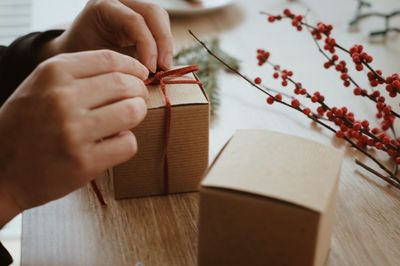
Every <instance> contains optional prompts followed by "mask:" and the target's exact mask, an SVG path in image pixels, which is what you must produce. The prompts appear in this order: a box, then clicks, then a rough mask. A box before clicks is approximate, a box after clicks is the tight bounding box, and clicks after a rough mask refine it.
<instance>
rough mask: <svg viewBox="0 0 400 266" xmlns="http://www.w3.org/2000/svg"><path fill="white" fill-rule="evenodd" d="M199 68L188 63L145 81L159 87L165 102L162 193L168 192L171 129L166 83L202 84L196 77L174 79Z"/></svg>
mask: <svg viewBox="0 0 400 266" xmlns="http://www.w3.org/2000/svg"><path fill="white" fill-rule="evenodd" d="M198 70H199V67H198V66H197V65H190V66H185V67H180V68H175V69H172V70H167V71H159V72H157V73H155V74H154V75H153V76H152V77H150V78H149V79H147V80H146V81H145V85H157V84H159V85H160V87H161V91H162V93H163V96H164V102H165V130H164V143H165V144H164V155H163V156H164V166H163V179H164V182H163V184H164V189H163V191H164V194H169V169H168V146H169V137H170V131H171V118H172V117H171V114H172V104H171V100H170V98H169V97H168V95H167V91H166V90H167V85H169V84H199V85H200V86H202V84H201V82H200V81H199V80H198V79H195V80H193V79H175V78H179V77H182V76H184V75H186V74H189V73H193V72H196V71H198Z"/></svg>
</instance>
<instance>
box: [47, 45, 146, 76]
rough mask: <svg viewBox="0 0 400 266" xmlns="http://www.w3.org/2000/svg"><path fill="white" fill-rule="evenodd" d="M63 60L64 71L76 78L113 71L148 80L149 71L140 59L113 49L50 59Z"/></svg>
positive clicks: (63, 55)
mask: <svg viewBox="0 0 400 266" xmlns="http://www.w3.org/2000/svg"><path fill="white" fill-rule="evenodd" d="M52 61H54V62H57V61H61V62H62V64H60V65H62V67H63V71H64V72H68V73H70V74H71V75H73V76H74V77H76V78H85V77H91V76H96V75H101V74H105V73H111V72H121V73H125V74H129V75H133V76H136V77H138V78H140V79H142V80H146V79H147V77H148V75H149V71H148V70H147V69H146V67H145V66H143V65H142V64H141V63H140V62H139V61H138V60H136V59H135V58H132V57H130V56H127V55H123V54H120V53H117V52H113V51H111V50H97V51H87V52H79V53H72V54H62V55H60V56H57V57H55V58H54V59H50V64H51V62H52Z"/></svg>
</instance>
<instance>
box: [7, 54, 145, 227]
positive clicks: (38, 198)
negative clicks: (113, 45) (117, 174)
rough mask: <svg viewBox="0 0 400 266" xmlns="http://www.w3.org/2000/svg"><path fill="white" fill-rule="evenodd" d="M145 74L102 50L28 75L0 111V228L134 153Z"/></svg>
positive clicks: (52, 62) (69, 56)
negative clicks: (19, 214) (19, 215)
mask: <svg viewBox="0 0 400 266" xmlns="http://www.w3.org/2000/svg"><path fill="white" fill-rule="evenodd" d="M147 76H148V70H147V69H146V67H144V66H143V65H142V64H141V63H139V62H138V61H137V60H136V59H133V58H131V57H129V56H125V55H122V54H119V53H115V52H112V51H107V50H98V51H91V52H81V53H75V54H64V55H59V56H56V57H53V58H51V59H49V60H47V61H45V62H43V63H42V64H40V65H39V66H38V68H36V70H34V71H33V73H32V74H31V75H30V76H29V77H28V78H27V79H26V80H25V81H24V82H23V83H22V84H21V85H20V86H19V87H18V89H17V90H16V91H15V93H14V94H13V95H12V96H11V97H10V98H9V99H8V101H7V102H5V103H4V105H3V106H2V107H1V108H0V147H1V153H0V227H1V226H2V225H4V224H5V222H7V221H8V220H9V219H11V218H12V217H13V216H15V215H16V214H18V213H19V212H21V211H23V210H25V209H28V208H31V207H34V206H37V205H40V204H43V203H46V202H48V201H51V200H54V199H57V198H60V197H62V196H64V195H66V194H68V193H70V192H72V191H73V190H75V189H77V188H79V187H81V186H84V185H86V184H87V183H88V182H89V181H91V180H92V179H93V178H94V177H95V176H96V175H98V174H99V173H101V172H103V171H104V170H106V169H107V168H109V167H112V166H114V165H116V164H119V163H122V162H124V161H126V160H128V159H129V158H131V157H132V156H133V155H134V154H135V153H136V151H137V144H136V139H135V136H134V135H133V134H132V132H131V131H129V129H131V128H134V127H135V126H136V125H138V124H139V123H140V122H141V121H142V120H143V118H144V117H145V115H146V112H147V107H146V103H145V99H147V98H148V91H147V89H146V87H145V85H144V83H143V80H145V79H146V78H147Z"/></svg>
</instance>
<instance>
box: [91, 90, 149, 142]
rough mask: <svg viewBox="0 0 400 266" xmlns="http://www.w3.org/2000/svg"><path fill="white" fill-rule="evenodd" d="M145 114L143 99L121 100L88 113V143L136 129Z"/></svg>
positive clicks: (145, 107) (145, 108)
mask: <svg viewBox="0 0 400 266" xmlns="http://www.w3.org/2000/svg"><path fill="white" fill-rule="evenodd" d="M146 113H147V106H146V103H145V101H144V99H143V98H140V97H136V98H131V99H126V100H122V101H119V102H116V103H113V104H110V105H107V106H104V107H100V108H98V109H95V110H93V111H91V112H89V114H88V117H87V118H86V119H87V126H86V130H87V132H89V134H88V137H89V138H90V139H89V141H96V140H99V139H102V138H106V137H109V136H112V135H115V134H118V133H119V132H121V131H124V130H130V129H132V128H134V127H136V126H137V125H138V124H139V123H140V122H142V120H143V119H144V117H145V116H146Z"/></svg>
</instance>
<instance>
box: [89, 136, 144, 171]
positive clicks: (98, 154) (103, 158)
mask: <svg viewBox="0 0 400 266" xmlns="http://www.w3.org/2000/svg"><path fill="white" fill-rule="evenodd" d="M136 152H137V141H136V138H135V136H134V135H133V133H132V132H131V131H123V132H121V133H120V134H118V135H116V136H114V137H112V138H108V139H106V140H103V141H101V142H98V143H96V144H95V145H94V146H93V153H92V154H93V160H94V161H95V162H96V164H98V165H101V166H102V168H103V169H101V170H105V169H107V168H110V167H113V166H115V165H117V164H120V163H123V162H125V161H127V160H129V159H130V158H132V157H133V156H134V155H135V154H136Z"/></svg>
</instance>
